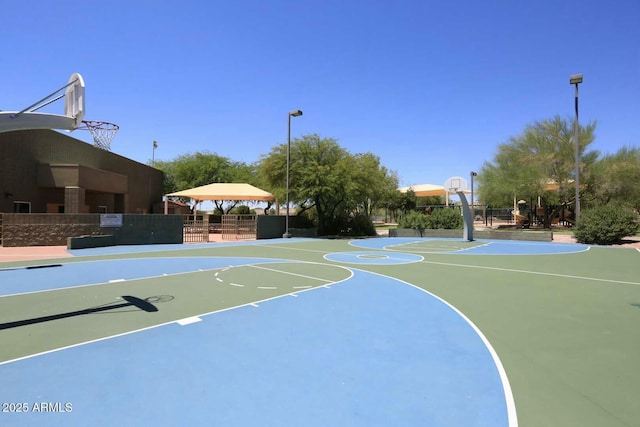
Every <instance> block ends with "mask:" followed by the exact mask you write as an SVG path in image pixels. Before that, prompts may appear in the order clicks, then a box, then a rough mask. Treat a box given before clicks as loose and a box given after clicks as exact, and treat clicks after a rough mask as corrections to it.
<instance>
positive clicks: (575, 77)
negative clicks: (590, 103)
mask: <svg viewBox="0 0 640 427" xmlns="http://www.w3.org/2000/svg"><path fill="white" fill-rule="evenodd" d="M580 83H582V74H572V75H571V76H569V84H572V85H576V101H575V104H576V121H575V123H574V125H573V144H574V146H575V158H576V179H575V183H576V221H577V220H578V217H579V216H580V147H579V139H578V137H579V134H580V130H579V127H580V125H579V122H578V85H579V84H580Z"/></svg>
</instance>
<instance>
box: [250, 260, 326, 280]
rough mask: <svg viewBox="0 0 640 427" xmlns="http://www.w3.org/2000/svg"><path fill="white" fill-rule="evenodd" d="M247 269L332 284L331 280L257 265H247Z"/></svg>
mask: <svg viewBox="0 0 640 427" xmlns="http://www.w3.org/2000/svg"><path fill="white" fill-rule="evenodd" d="M247 267H253V268H259V269H261V270H267V271H273V272H276V273H282V274H288V275H290V276H298V277H304V278H305V279H312V280H319V281H321V282H327V283H333V282H334V281H333V280H327V279H321V278H320V277H313V276H306V275H304V274H298V273H290V272H288V271H282V270H276V269H275V268H267V267H261V266H259V265H253V264H249V265H247Z"/></svg>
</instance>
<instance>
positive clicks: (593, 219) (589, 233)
mask: <svg viewBox="0 0 640 427" xmlns="http://www.w3.org/2000/svg"><path fill="white" fill-rule="evenodd" d="M639 229H640V224H639V223H638V215H637V214H636V213H635V212H634V211H633V210H631V209H628V208H625V207H623V206H621V205H619V204H616V203H610V204H606V205H603V206H598V207H596V208H593V209H589V210H585V211H584V212H582V215H580V218H578V221H577V222H576V226H575V231H574V235H575V237H576V240H577V241H578V242H580V243H587V244H596V245H611V244H613V243H619V242H620V241H621V240H622V239H623V238H624V237H627V236H633V235H635V234H636V233H637V232H638V230H639Z"/></svg>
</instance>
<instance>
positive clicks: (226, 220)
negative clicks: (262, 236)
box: [222, 215, 258, 240]
mask: <svg viewBox="0 0 640 427" xmlns="http://www.w3.org/2000/svg"><path fill="white" fill-rule="evenodd" d="M257 223H258V221H257V216H256V215H223V216H222V240H230V239H234V240H237V239H255V238H256V236H257Z"/></svg>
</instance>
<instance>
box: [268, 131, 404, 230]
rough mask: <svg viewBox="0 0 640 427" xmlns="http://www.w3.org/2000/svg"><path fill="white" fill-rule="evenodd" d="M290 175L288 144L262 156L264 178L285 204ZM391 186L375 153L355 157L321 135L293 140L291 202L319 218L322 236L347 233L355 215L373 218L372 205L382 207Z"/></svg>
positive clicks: (391, 182)
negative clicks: (288, 168)
mask: <svg viewBox="0 0 640 427" xmlns="http://www.w3.org/2000/svg"><path fill="white" fill-rule="evenodd" d="M286 171H287V144H281V145H278V146H276V147H274V148H273V149H272V150H271V152H270V153H269V154H268V155H265V156H263V157H262V158H261V161H260V165H259V174H260V176H261V177H262V179H264V183H265V184H266V185H267V187H268V188H269V189H270V190H271V191H272V192H273V193H275V194H276V195H277V197H278V199H279V200H281V201H285V200H286ZM390 186H395V184H394V180H393V178H392V176H391V174H390V173H389V172H388V171H387V170H386V168H384V167H383V166H381V165H380V160H379V159H378V158H377V157H376V156H374V155H373V154H370V153H365V154H358V155H352V154H350V153H349V152H348V151H347V150H345V149H344V148H342V147H341V146H340V145H339V144H338V142H337V141H336V140H335V139H333V138H320V136H318V135H305V136H303V137H302V138H300V139H298V138H296V139H294V140H292V141H291V154H290V184H289V198H290V200H291V202H292V204H293V205H294V206H297V209H296V212H297V214H298V215H301V214H305V213H310V214H312V215H313V216H314V217H315V219H316V221H317V227H318V234H319V235H327V234H339V233H346V232H347V230H348V229H350V228H352V227H350V226H349V224H353V223H354V221H353V218H355V216H357V215H359V214H365V215H367V216H368V213H369V212H370V211H371V206H372V205H375V204H377V203H382V200H383V197H384V194H385V191H388V189H389V188H390ZM381 188H382V190H381ZM355 223H357V224H360V223H361V219H359V220H358V221H356V222H355Z"/></svg>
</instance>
